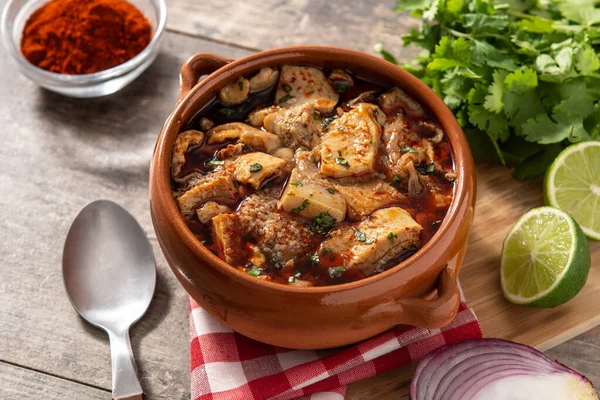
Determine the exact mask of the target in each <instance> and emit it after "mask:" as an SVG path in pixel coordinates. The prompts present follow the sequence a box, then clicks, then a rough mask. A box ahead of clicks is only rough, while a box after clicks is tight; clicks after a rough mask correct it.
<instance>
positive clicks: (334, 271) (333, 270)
mask: <svg viewBox="0 0 600 400" xmlns="http://www.w3.org/2000/svg"><path fill="white" fill-rule="evenodd" d="M327 272H329V277H330V278H331V279H334V278H339V277H340V276H342V274H343V273H344V272H346V268H344V267H330V268H329V269H328V270H327Z"/></svg>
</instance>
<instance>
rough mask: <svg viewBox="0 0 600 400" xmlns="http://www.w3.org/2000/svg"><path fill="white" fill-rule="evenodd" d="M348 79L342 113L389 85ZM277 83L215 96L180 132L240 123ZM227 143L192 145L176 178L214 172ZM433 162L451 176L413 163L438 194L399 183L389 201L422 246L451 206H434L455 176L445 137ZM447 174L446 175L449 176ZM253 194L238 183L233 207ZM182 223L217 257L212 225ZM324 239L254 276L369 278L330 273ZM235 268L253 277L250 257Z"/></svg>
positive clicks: (315, 280)
mask: <svg viewBox="0 0 600 400" xmlns="http://www.w3.org/2000/svg"><path fill="white" fill-rule="evenodd" d="M324 72H325V73H326V75H327V74H328V72H329V71H328V70H324ZM350 74H351V73H350ZM352 78H353V80H354V85H353V86H351V87H348V88H346V90H345V91H343V92H341V93H339V95H340V96H339V97H340V99H339V102H338V106H337V107H341V108H342V109H343V110H344V111H348V110H349V109H350V107H349V106H348V104H347V103H348V102H349V101H350V100H351V99H354V98H355V97H357V96H358V95H359V94H361V93H364V92H366V91H376V94H375V98H376V97H377V96H379V95H381V94H382V93H384V92H386V91H387V90H389V89H390V87H386V86H382V85H379V84H376V83H373V82H370V81H367V80H364V79H361V78H359V77H357V76H354V75H352ZM275 87H276V85H275V86H273V87H272V88H270V89H267V90H264V91H261V92H258V93H256V94H250V95H249V98H248V99H247V100H246V101H244V102H243V103H242V104H240V105H238V106H235V107H226V106H224V105H223V104H221V103H220V102H219V100H218V99H215V100H214V101H213V102H212V103H211V104H209V105H208V106H207V107H205V108H204V109H203V110H201V111H200V112H199V113H198V114H197V115H196V116H195V117H194V118H193V119H192V120H191V121H190V122H189V123H188V124H187V125H185V127H184V128H183V129H182V130H181V132H184V131H187V130H191V129H194V130H202V129H201V128H200V120H201V119H202V118H208V119H210V120H212V121H213V122H214V123H215V124H216V125H221V124H225V123H229V122H244V121H246V118H247V116H248V114H249V113H250V112H251V111H252V110H254V109H255V108H256V107H258V106H268V105H271V104H273V102H274V101H275ZM335 116H336V112H335V110H334V111H333V112H332V113H330V114H326V115H320V117H321V118H323V119H325V118H327V117H335ZM389 120H390V116H388V122H389ZM426 122H428V123H434V124H436V121H435V120H434V119H433V118H432V117H431V115H430V114H429V113H427V112H426V114H425V116H424V117H422V118H406V122H405V123H406V124H407V129H409V130H411V131H415V132H420V131H422V130H423V128H422V126H423V124H424V123H426ZM263 130H264V128H263ZM231 143H232V142H225V143H220V144H217V145H208V144H207V143H206V139H205V141H204V143H202V144H200V145H196V146H192V147H190V148H189V149H188V151H187V153H186V154H185V164H184V165H183V167H182V171H181V174H180V175H179V176H181V177H182V176H186V175H188V174H190V173H194V172H196V173H199V174H201V175H206V174H210V173H211V172H212V168H211V167H209V166H208V162H209V161H210V160H212V159H214V158H215V157H216V154H217V152H218V151H219V150H221V149H223V148H225V147H227V145H228V144H231ZM409 144H410V145H411V146H419V143H418V142H414V143H409ZM430 161H434V160H430ZM435 162H436V163H438V164H439V165H441V166H442V167H443V169H444V170H446V171H448V172H450V174H441V173H438V172H437V171H432V172H429V171H427V165H421V166H417V169H419V168H420V173H422V174H423V175H427V179H429V185H430V186H432V187H435V188H436V193H434V192H433V191H431V190H423V191H422V192H421V193H420V194H418V195H415V196H410V195H408V194H407V192H406V188H403V187H398V188H397V190H399V191H400V192H401V193H403V194H405V195H406V197H405V200H403V201H397V202H395V203H390V204H389V205H388V206H399V207H402V208H404V209H405V210H407V211H408V212H409V213H410V214H411V216H412V217H413V218H414V220H415V221H417V222H418V223H419V224H420V225H421V226H422V228H423V229H422V230H421V232H420V239H421V245H420V246H423V245H424V244H425V243H427V242H428V241H429V240H430V239H431V238H432V237H433V236H434V235H435V233H436V232H437V230H438V229H439V227H440V225H441V222H442V221H443V219H444V217H445V216H446V213H447V211H448V208H449V202H448V204H447V205H444V206H442V207H440V206H438V205H437V200H436V196H437V198H440V196H442V197H447V198H451V197H452V195H453V190H454V180H455V175H454V160H453V156H452V149H451V146H450V144H449V142H448V141H447V138H446V136H445V135H444V138H443V140H442V141H441V142H440V143H439V144H437V145H436V146H435ZM378 168H379V169H380V170H379V172H380V173H382V174H383V175H385V176H386V178H385V179H384V181H385V182H387V183H391V184H392V185H394V183H395V182H394V174H392V173H391V172H390V171H388V170H385V167H384V166H383V165H382V163H380V165H379V167H378ZM448 175H450V178H449V177H448ZM286 179H287V177H286V178H278V179H274V180H271V181H269V182H267V183H266V184H265V185H264V186H263V187H261V188H260V189H259V190H261V191H262V190H265V189H271V190H273V191H275V192H276V193H281V191H282V190H283V188H284V187H285V185H286ZM185 186H186V184H181V183H177V182H175V181H174V180H173V181H172V188H173V191H174V193H175V195H176V196H177V194H178V193H181V192H182V191H183V190H184V188H185ZM255 192H256V190H255V189H253V188H252V187H250V186H247V185H240V187H239V194H240V195H239V196H238V201H237V203H236V204H235V205H234V207H233V208H234V209H235V208H236V207H237V206H239V204H240V203H242V202H243V201H244V199H245V198H247V197H248V196H250V195H251V194H253V193H255ZM280 213H282V214H284V215H285V218H288V219H290V220H293V221H299V222H300V223H301V224H304V225H307V226H308V225H309V224H310V222H311V221H310V220H307V219H306V218H303V217H300V216H298V215H294V214H292V213H287V212H285V211H280ZM186 223H187V225H188V227H189V228H190V230H191V231H192V232H193V233H194V235H195V236H196V237H197V238H198V240H199V241H200V242H201V243H202V244H204V245H205V246H206V247H207V248H208V249H209V250H210V251H212V252H213V253H215V254H216V255H220V252H219V248H218V246H217V245H216V244H215V239H214V238H213V233H212V230H211V227H210V223H209V224H203V223H201V222H200V221H199V220H198V219H197V217H195V216H192V217H188V218H186ZM358 223H359V221H348V220H346V221H343V222H340V223H337V224H336V225H335V227H334V228H333V229H336V228H339V227H347V226H356V225H358ZM258 239H259V238H256V237H252V236H250V235H247V236H244V237H243V238H242V243H243V245H242V247H244V248H242V249H239V250H240V251H241V252H245V253H246V254H249V253H250V249H251V248H252V247H253V246H257V245H258ZM324 239H325V236H324V235H321V234H315V235H314V237H313V238H311V243H310V251H307V252H306V253H305V254H303V255H302V256H300V257H297V258H296V259H294V263H293V265H292V266H290V265H281V264H280V263H278V262H275V261H273V260H267V263H266V265H264V266H263V267H262V268H261V271H260V275H259V276H258V277H259V278H261V279H266V280H269V281H272V282H277V283H282V284H290V283H294V282H295V281H296V280H298V281H303V282H308V283H309V285H310V286H324V285H336V284H341V283H347V282H353V281H356V280H360V279H363V278H365V277H367V275H366V274H365V273H364V272H363V271H361V270H360V269H348V270H346V271H345V272H344V273H343V274H341V276H332V275H331V271H330V269H331V268H336V267H338V266H340V265H342V264H343V259H342V256H341V255H340V254H338V253H336V252H333V251H332V252H327V251H323V250H321V251H320V252H318V249H319V246H320V245H321V242H322V241H323V240H324ZM417 250H418V247H412V248H409V249H407V250H406V251H404V252H403V253H401V254H399V255H397V256H396V257H394V258H393V259H391V260H389V261H388V262H387V263H386V264H385V266H384V267H383V268H381V269H380V270H379V271H377V272H381V271H382V270H385V269H388V268H390V267H392V266H394V265H397V264H398V263H399V262H401V261H403V260H405V259H407V258H409V257H410V256H411V255H412V254H414V253H415V252H416V251H417ZM316 258H318V262H317V263H315V259H316ZM233 267H235V268H238V269H240V270H243V271H246V272H248V273H249V274H251V275H252V269H251V267H252V265H251V264H250V257H248V258H247V260H246V262H245V263H242V264H240V265H233ZM253 276H254V275H253Z"/></svg>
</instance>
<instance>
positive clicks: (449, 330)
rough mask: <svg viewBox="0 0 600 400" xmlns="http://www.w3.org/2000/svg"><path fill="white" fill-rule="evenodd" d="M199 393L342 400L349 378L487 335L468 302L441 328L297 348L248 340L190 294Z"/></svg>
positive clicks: (225, 397)
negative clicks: (348, 343) (317, 347)
mask: <svg viewBox="0 0 600 400" xmlns="http://www.w3.org/2000/svg"><path fill="white" fill-rule="evenodd" d="M190 305H191V318H190V331H191V335H192V339H191V362H192V365H191V367H192V379H191V383H192V400H208V399H211V400H212V399H214V400H262V399H271V398H276V399H280V400H283V399H297V398H302V399H311V400H342V399H343V398H344V395H345V393H346V385H348V384H349V383H352V382H356V381H358V380H361V379H365V378H368V377H370V376H373V375H377V374H381V373H383V372H386V371H389V370H390V369H393V368H398V367H401V366H403V365H407V364H409V363H411V362H415V361H418V360H420V359H421V358H422V357H423V356H425V355H426V354H427V353H429V352H430V351H431V350H433V349H435V348H437V347H439V346H442V345H444V344H446V343H453V342H458V341H461V340H465V339H471V338H480V337H481V336H482V334H481V328H480V327H479V323H478V322H477V318H476V317H475V314H474V313H473V311H472V310H471V309H470V308H468V307H467V305H466V304H465V303H461V305H460V309H459V311H458V314H457V316H456V318H455V319H454V321H452V323H451V324H450V325H448V326H446V327H445V328H442V329H423V328H415V327H411V326H406V325H405V326H398V327H396V328H394V329H392V330H389V331H387V332H385V333H382V334H381V335H379V336H376V337H374V338H371V339H368V340H365V341H364V342H361V343H358V344H355V345H352V346H346V347H342V348H339V349H332V350H290V349H284V348H281V347H275V346H271V345H268V344H264V343H260V342H257V341H255V340H252V339H249V338H247V337H245V336H242V335H240V334H238V333H235V332H233V331H232V330H231V329H229V328H227V327H225V326H224V325H222V324H221V323H219V322H217V321H216V320H215V319H213V318H212V317H211V316H210V315H209V314H208V313H207V312H206V311H204V310H203V309H202V308H200V307H199V306H198V304H197V303H196V302H195V301H194V300H192V299H191V298H190Z"/></svg>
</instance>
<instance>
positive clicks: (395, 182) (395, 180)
mask: <svg viewBox="0 0 600 400" xmlns="http://www.w3.org/2000/svg"><path fill="white" fill-rule="evenodd" d="M391 185H392V187H393V188H394V189H396V190H400V187H401V186H402V181H401V180H400V175H397V174H394V176H393V177H392V182H391Z"/></svg>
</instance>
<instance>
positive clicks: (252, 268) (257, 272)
mask: <svg viewBox="0 0 600 400" xmlns="http://www.w3.org/2000/svg"><path fill="white" fill-rule="evenodd" d="M249 267H250V269H246V273H247V274H248V275H250V276H254V277H257V276H259V275H260V274H261V272H262V268H259V267H257V266H256V265H254V264H250V266H249Z"/></svg>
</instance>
